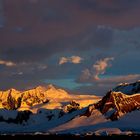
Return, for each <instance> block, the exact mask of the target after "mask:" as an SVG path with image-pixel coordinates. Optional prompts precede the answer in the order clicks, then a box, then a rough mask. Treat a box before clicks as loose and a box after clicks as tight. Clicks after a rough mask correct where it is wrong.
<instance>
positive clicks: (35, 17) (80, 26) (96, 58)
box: [0, 0, 140, 95]
mask: <svg viewBox="0 0 140 140" xmlns="http://www.w3.org/2000/svg"><path fill="white" fill-rule="evenodd" d="M139 7H140V1H139V0H104V1H103V0H11V1H10V0H0V89H1V90H7V89H9V88H16V89H19V90H23V89H29V88H32V87H35V86H38V85H46V84H48V83H51V84H55V85H57V86H60V87H63V88H66V89H69V90H71V91H73V92H77V93H83V94H84V93H86V94H96V95H103V94H105V92H106V91H108V90H109V89H111V88H114V87H115V86H116V85H117V84H119V83H124V82H135V81H137V80H139V79H140V65H139V62H140V57H139V56H140V18H139V15H140V8H139Z"/></svg>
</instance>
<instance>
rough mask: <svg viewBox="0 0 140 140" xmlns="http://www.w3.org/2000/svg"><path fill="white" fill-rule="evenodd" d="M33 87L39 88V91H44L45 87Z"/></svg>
mask: <svg viewBox="0 0 140 140" xmlns="http://www.w3.org/2000/svg"><path fill="white" fill-rule="evenodd" d="M35 89H36V90H40V91H45V90H46V88H45V87H43V86H37V87H36V88H35Z"/></svg>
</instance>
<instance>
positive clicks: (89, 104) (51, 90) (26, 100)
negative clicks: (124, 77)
mask: <svg viewBox="0 0 140 140" xmlns="http://www.w3.org/2000/svg"><path fill="white" fill-rule="evenodd" d="M139 87H140V82H139V81H137V82H136V83H131V84H126V83H125V84H120V85H118V86H117V87H116V88H113V89H112V90H111V91H109V92H108V93H107V94H106V95H105V96H104V97H103V98H101V97H98V96H94V95H74V94H72V93H68V92H67V91H65V90H64V89H60V88H57V87H55V86H53V85H48V86H47V87H42V86H38V87H36V88H33V89H30V90H26V91H18V90H16V89H10V90H7V91H0V133H36V132H41V133H52V134H54V133H60V134H68V133H71V134H77V133H78V134H88V135H89V134H96V135H100V134H101V135H102V134H106V135H111V134H131V133H132V132H133V133H134V132H136V133H140V127H139V125H138V124H140V119H139V117H140V111H139V108H140V94H139ZM125 118H126V119H127V120H129V122H127V120H126V119H125Z"/></svg>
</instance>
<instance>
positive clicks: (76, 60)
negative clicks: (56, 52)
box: [59, 56, 83, 65]
mask: <svg viewBox="0 0 140 140" xmlns="http://www.w3.org/2000/svg"><path fill="white" fill-rule="evenodd" d="M82 60H83V58H81V57H79V56H71V57H61V58H60V60H59V65H62V64H65V63H68V62H70V63H73V64H79V63H81V61H82Z"/></svg>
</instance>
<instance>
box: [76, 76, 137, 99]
mask: <svg viewBox="0 0 140 140" xmlns="http://www.w3.org/2000/svg"><path fill="white" fill-rule="evenodd" d="M139 79H140V74H129V75H119V76H113V77H110V78H102V79H99V80H96V81H95V80H93V79H88V80H87V79H86V80H85V81H84V82H86V83H90V85H85V86H84V85H83V86H80V87H79V88H77V89H75V90H76V91H78V92H82V93H84V92H85V93H88V94H94V95H98V96H99V95H100V96H103V95H105V94H106V93H107V92H108V91H109V90H111V89H113V88H115V87H116V86H117V85H118V84H120V83H132V82H136V81H138V80H139Z"/></svg>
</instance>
